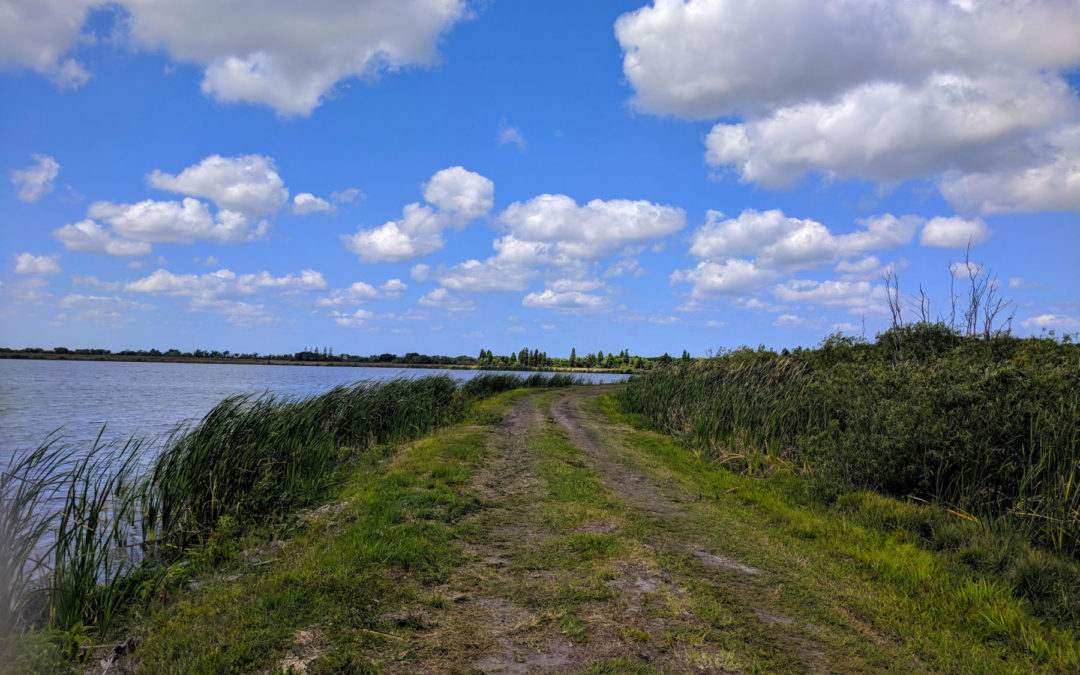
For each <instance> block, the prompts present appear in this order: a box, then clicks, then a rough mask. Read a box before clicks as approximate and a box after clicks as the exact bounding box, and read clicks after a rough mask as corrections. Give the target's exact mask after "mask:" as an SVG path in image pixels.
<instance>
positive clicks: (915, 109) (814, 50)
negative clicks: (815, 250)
mask: <svg viewBox="0 0 1080 675" xmlns="http://www.w3.org/2000/svg"><path fill="white" fill-rule="evenodd" d="M615 27H616V36H617V37H618V39H619V42H620V44H621V46H622V48H623V52H624V58H623V69H624V73H625V74H626V77H627V79H628V80H629V82H630V84H631V85H632V86H633V87H634V90H635V95H634V99H633V102H634V104H635V105H636V106H637V107H639V108H641V109H644V110H647V111H650V112H654V113H657V114H662V115H663V114H675V115H683V116H690V117H699V118H705V119H715V118H718V117H725V116H732V115H738V116H741V117H742V121H741V122H727V121H725V122H724V123H721V124H717V125H716V126H715V127H714V128H713V130H712V132H711V133H710V134H709V136H708V138H707V140H706V160H707V162H708V163H709V164H711V165H713V166H717V167H731V168H733V169H734V170H735V171H736V172H737V174H738V175H739V177H740V178H741V179H742V180H743V181H748V182H751V181H752V182H756V183H760V184H764V185H768V186H773V187H780V186H784V185H788V184H790V183H792V182H794V181H795V180H798V179H799V178H800V177H801V176H803V175H805V174H807V173H820V174H824V175H826V176H841V177H855V178H862V179H871V180H876V181H883V182H895V181H898V180H904V179H909V178H916V177H924V176H937V177H940V178H941V180H940V187H941V191H942V193H943V194H944V195H945V197H946V198H947V199H949V201H950V202H951V203H952V204H953V205H954V206H955V207H956V208H957V209H959V210H962V211H965V212H981V213H1002V212H1022V211H1042V210H1055V209H1068V210H1080V201H1078V200H1080V197H1077V194H1080V190H1078V189H1077V186H1078V185H1080V127H1078V125H1077V124H1076V122H1077V120H1078V117H1080V101H1078V99H1077V95H1076V92H1075V90H1073V89H1071V88H1070V86H1069V84H1068V83H1067V81H1066V79H1065V77H1064V74H1065V73H1067V72H1069V71H1071V70H1073V69H1075V68H1076V67H1077V66H1078V65H1080V46H1078V45H1080V40H1077V39H1076V35H1078V34H1080V4H1077V3H1075V2H1062V1H1060V0H1027V1H1025V2H1007V1H1003V0H910V1H907V2H892V3H888V2H874V3H866V2H857V1H854V0H837V1H836V2H830V3H828V5H827V6H824V7H823V6H822V4H821V3H820V2H819V1H818V0H759V1H756V2H752V3H748V2H741V1H740V0H689V1H684V0H656V1H655V2H654V3H653V4H652V5H651V6H647V7H643V8H641V9H639V10H637V11H636V12H632V13H628V14H625V15H623V16H621V17H620V18H619V19H618V21H617V22H616V26H615ZM717 45H722V47H720V48H718V47H717Z"/></svg>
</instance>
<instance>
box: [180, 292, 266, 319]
mask: <svg viewBox="0 0 1080 675" xmlns="http://www.w3.org/2000/svg"><path fill="white" fill-rule="evenodd" d="M188 308H189V310H190V311H192V312H213V313H214V314H221V315H223V316H224V317H225V318H226V320H227V321H228V322H229V323H231V324H235V325H239V326H246V325H251V324H256V323H274V322H275V319H274V317H273V316H271V315H270V314H268V313H267V311H266V306H265V305H262V304H254V303H250V302H241V301H239V300H214V299H207V298H201V297H195V298H192V299H191V304H190V305H189V306H188Z"/></svg>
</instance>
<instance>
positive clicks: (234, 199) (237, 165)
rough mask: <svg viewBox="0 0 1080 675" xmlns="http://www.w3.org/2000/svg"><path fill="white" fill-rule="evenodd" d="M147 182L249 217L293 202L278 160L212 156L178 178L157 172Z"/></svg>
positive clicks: (181, 173)
mask: <svg viewBox="0 0 1080 675" xmlns="http://www.w3.org/2000/svg"><path fill="white" fill-rule="evenodd" d="M147 182H148V183H149V184H150V186H151V187H154V188H157V189H159V190H167V191H169V192H176V193H179V194H182V195H187V196H189V197H203V198H205V199H209V200H211V201H213V202H214V203H215V204H217V206H218V208H219V209H223V210H228V211H235V212H237V213H242V214H244V215H245V216H249V217H255V216H260V215H265V214H268V213H273V212H274V211H277V210H278V209H280V208H281V207H282V206H284V204H285V202H286V201H287V200H288V198H289V191H288V190H287V189H286V188H285V183H284V181H282V180H281V176H279V175H278V173H277V167H276V166H275V165H274V160H273V159H271V158H269V157H264V156H262V155H243V156H240V157H222V156H220V155H210V156H209V157H207V158H206V159H204V160H203V161H201V162H199V163H198V164H196V165H194V166H189V167H188V168H186V169H184V170H183V171H181V172H180V173H179V174H178V175H175V176H174V175H172V174H168V173H165V172H163V171H160V170H157V171H154V172H153V173H151V174H150V175H149V176H147Z"/></svg>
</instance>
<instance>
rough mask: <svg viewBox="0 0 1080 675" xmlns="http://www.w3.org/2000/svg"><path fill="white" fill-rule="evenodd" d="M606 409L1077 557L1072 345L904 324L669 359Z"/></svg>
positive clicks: (720, 451) (702, 445) (750, 461)
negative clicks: (617, 407)
mask: <svg viewBox="0 0 1080 675" xmlns="http://www.w3.org/2000/svg"><path fill="white" fill-rule="evenodd" d="M901 332H902V333H903V335H902V336H898V335H894V333H901ZM898 337H902V340H903V344H904V352H903V354H904V357H903V359H899V358H898V356H897V352H896V350H895V347H894V344H895V341H896V339H897V338H898ZM620 402H621V404H622V405H623V406H624V407H625V409H626V410H627V411H630V412H634V413H638V414H640V415H642V416H643V417H644V418H646V419H647V420H648V422H649V424H650V426H651V427H653V428H655V429H657V430H659V431H663V432H665V433H670V434H674V435H676V436H678V437H680V438H682V439H685V440H686V441H687V443H688V444H689V445H690V446H692V447H693V448H694V450H695V451H696V452H698V453H699V454H701V455H703V456H706V457H709V458H711V459H714V460H716V461H719V462H721V463H723V464H725V465H726V466H729V467H732V468H736V469H740V470H745V471H747V472H749V473H751V474H755V475H775V474H778V473H792V472H795V473H799V472H802V473H812V474H813V475H815V476H817V477H818V478H819V479H820V480H819V481H818V483H817V485H818V487H819V488H820V489H821V490H822V495H823V496H824V497H826V498H831V497H835V496H836V495H838V494H841V493H845V492H850V491H853V490H863V489H869V490H873V491H876V492H879V493H881V494H885V495H890V496H895V497H908V496H912V497H914V498H918V499H922V500H925V501H928V502H931V503H935V504H937V505H939V506H941V507H943V508H950V509H952V510H953V511H954V512H956V513H957V514H960V515H959V517H961V518H965V517H971V518H975V519H979V520H1000V521H1005V522H1008V523H1009V525H1010V526H1011V527H1013V528H1015V529H1016V530H1017V531H1019V532H1021V533H1022V534H1023V535H1024V536H1026V537H1027V538H1028V539H1029V540H1030V541H1032V542H1033V543H1035V544H1036V545H1038V546H1040V547H1043V548H1045V549H1047V550H1051V551H1054V552H1057V553H1060V554H1062V555H1064V556H1066V557H1072V558H1074V559H1077V558H1080V345H1075V344H1071V343H1070V342H1068V341H1061V342H1059V341H1056V340H1054V339H1051V338H1027V339H1020V338H1014V337H1011V336H1005V335H1003V336H997V337H993V338H990V339H982V338H975V337H964V336H960V335H958V334H955V333H953V332H952V331H950V330H949V329H947V328H945V327H944V326H941V325H930V324H914V325H909V326H907V327H905V328H902V329H894V330H893V331H890V332H889V333H886V334H882V335H881V336H879V337H878V339H877V341H876V342H873V343H868V342H863V341H859V340H854V339H850V338H842V337H836V336H834V337H831V338H829V339H828V340H826V341H825V342H823V343H822V345H821V346H819V347H818V348H817V349H812V350H796V351H794V352H790V353H789V352H787V350H785V351H784V352H782V353H776V352H772V351H767V350H758V351H752V350H749V349H743V350H738V351H735V352H731V353H727V354H723V355H721V356H718V357H716V358H712V359H706V360H702V361H698V362H693V363H688V364H686V363H683V364H676V365H675V366H673V367H670V368H666V369H659V370H654V371H651V372H649V373H647V374H645V375H643V376H641V377H640V378H636V379H635V380H633V381H632V382H631V383H630V384H629V385H628V386H627V387H626V389H625V390H624V392H623V393H622V394H621V396H620ZM1078 618H1080V617H1078Z"/></svg>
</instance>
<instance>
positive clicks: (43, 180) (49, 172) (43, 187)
mask: <svg viewBox="0 0 1080 675" xmlns="http://www.w3.org/2000/svg"><path fill="white" fill-rule="evenodd" d="M31 157H33V158H34V162H35V164H32V165H31V166H28V167H26V168H25V169H20V170H18V171H12V172H11V184H12V185H14V186H15V196H16V197H18V198H19V199H21V200H22V201H24V202H29V203H31V204H34V203H36V202H38V201H40V200H41V198H42V197H44V196H45V195H47V194H49V193H50V192H52V191H53V180H55V179H56V176H57V174H59V173H60V164H59V163H57V161H56V160H55V159H53V158H52V157H49V156H48V155H31Z"/></svg>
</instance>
